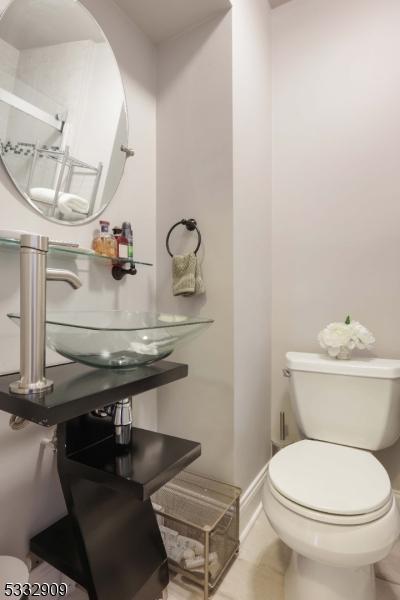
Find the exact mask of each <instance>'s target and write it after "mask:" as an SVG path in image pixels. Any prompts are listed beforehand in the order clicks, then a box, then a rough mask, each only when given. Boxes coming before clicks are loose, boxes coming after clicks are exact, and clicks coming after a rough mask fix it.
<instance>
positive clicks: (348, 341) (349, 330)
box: [318, 317, 375, 359]
mask: <svg viewBox="0 0 400 600" xmlns="http://www.w3.org/2000/svg"><path fill="white" fill-rule="evenodd" d="M318 341H319V343H320V345H321V347H322V348H324V350H327V351H328V354H329V356H331V357H332V358H341V359H347V358H350V355H351V352H352V350H354V349H355V348H358V349H359V350H370V349H371V348H372V346H373V345H374V344H375V337H374V336H373V335H372V333H371V332H370V331H369V330H368V329H367V328H366V327H364V325H361V323H359V322H358V321H353V320H352V319H351V317H347V319H346V320H345V322H344V323H330V324H329V325H328V326H327V327H325V329H323V330H322V331H320V333H319V334H318Z"/></svg>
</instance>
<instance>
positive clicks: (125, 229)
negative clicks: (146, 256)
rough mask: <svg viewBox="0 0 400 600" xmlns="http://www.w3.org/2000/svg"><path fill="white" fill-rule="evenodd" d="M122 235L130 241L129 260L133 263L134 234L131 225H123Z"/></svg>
mask: <svg viewBox="0 0 400 600" xmlns="http://www.w3.org/2000/svg"><path fill="white" fill-rule="evenodd" d="M122 233H123V235H124V236H125V237H126V239H127V240H128V258H129V259H130V260H131V262H133V233H132V227H131V224H130V223H127V222H125V223H123V224H122Z"/></svg>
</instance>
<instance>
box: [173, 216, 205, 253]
mask: <svg viewBox="0 0 400 600" xmlns="http://www.w3.org/2000/svg"><path fill="white" fill-rule="evenodd" d="M179 225H184V226H185V227H186V229H187V230H188V231H197V237H198V238H199V239H198V242H197V247H196V250H195V251H194V253H195V254H197V253H198V251H199V249H200V246H201V233H200V229H199V228H198V227H197V221H196V219H182V221H178V223H175V225H173V226H172V227H171V229H170V230H169V231H168V235H167V240H166V246H167V252H168V254H169V255H170V256H171V257H173V256H174V255H173V254H172V252H171V249H170V247H169V240H170V237H171V233H172V232H173V231H174V229H175V228H176V227H179Z"/></svg>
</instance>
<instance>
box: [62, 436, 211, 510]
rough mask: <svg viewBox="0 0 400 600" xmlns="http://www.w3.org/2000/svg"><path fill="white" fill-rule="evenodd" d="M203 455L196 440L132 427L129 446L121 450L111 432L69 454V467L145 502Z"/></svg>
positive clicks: (71, 470)
mask: <svg viewBox="0 0 400 600" xmlns="http://www.w3.org/2000/svg"><path fill="white" fill-rule="evenodd" d="M200 454H201V445H200V444H198V443H197V442H192V441H189V440H184V439H180V438H176V437H172V436H170V435H164V434H161V433H155V432H153V431H147V430H145V429H137V428H133V429H132V441H131V445H130V447H128V448H124V449H123V450H121V449H120V448H119V447H118V446H117V445H116V444H115V441H114V436H113V435H110V437H108V438H106V439H104V440H102V441H100V442H99V443H96V444H93V445H91V446H89V447H88V448H85V449H83V450H80V451H78V452H74V453H73V454H69V455H68V458H67V461H68V466H67V469H68V471H69V472H70V473H74V472H75V471H77V472H78V473H79V474H80V475H81V476H83V477H85V478H86V479H91V480H93V481H97V482H99V483H102V484H104V485H107V486H108V487H111V488H113V489H115V490H119V491H121V492H123V491H124V492H126V493H131V494H133V495H134V496H135V498H137V499H138V500H142V501H144V500H147V499H148V498H149V497H150V496H151V495H152V494H154V493H155V492H156V491H157V490H158V489H160V487H162V486H163V485H164V484H165V483H167V482H168V481H169V480H170V479H172V478H173V477H175V476H176V475H177V474H178V473H179V472H180V471H182V469H185V468H186V467H187V466H188V465H189V464H190V463H192V462H193V461H194V460H196V458H198V457H199V456H200Z"/></svg>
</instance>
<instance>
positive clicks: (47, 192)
mask: <svg viewBox="0 0 400 600" xmlns="http://www.w3.org/2000/svg"><path fill="white" fill-rule="evenodd" d="M55 195H56V190H53V189H52V188H42V187H35V188H31V189H30V190H29V196H30V197H31V199H32V200H33V201H34V202H40V203H41V204H49V205H53V204H54V198H55Z"/></svg>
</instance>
